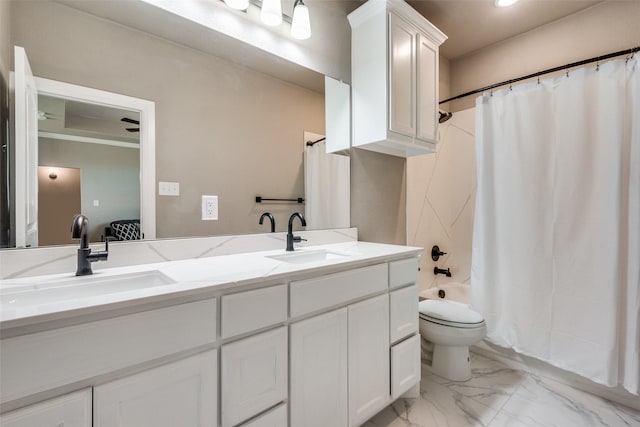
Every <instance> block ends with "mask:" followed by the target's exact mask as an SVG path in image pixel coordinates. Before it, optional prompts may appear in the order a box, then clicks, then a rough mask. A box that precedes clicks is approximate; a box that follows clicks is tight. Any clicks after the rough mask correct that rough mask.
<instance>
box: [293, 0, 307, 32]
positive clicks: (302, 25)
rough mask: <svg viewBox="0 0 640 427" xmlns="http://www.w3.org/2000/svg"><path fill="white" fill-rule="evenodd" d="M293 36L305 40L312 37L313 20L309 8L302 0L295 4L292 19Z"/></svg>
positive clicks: (297, 0)
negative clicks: (310, 18)
mask: <svg viewBox="0 0 640 427" xmlns="http://www.w3.org/2000/svg"><path fill="white" fill-rule="evenodd" d="M291 36H292V37H293V38H294V39H298V40H305V39H308V38H309V37H311V22H310V20H309V8H308V7H307V6H305V4H304V3H303V2H302V0H296V2H295V4H294V6H293V20H292V21H291Z"/></svg>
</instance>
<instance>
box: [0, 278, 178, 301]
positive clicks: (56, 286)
mask: <svg viewBox="0 0 640 427" xmlns="http://www.w3.org/2000/svg"><path fill="white" fill-rule="evenodd" d="M175 283H176V282H175V281H174V280H173V279H171V278H170V277H168V276H166V275H164V274H162V273H161V272H160V271H158V270H151V271H144V272H135V273H127V274H119V275H102V274H100V273H96V274H93V275H91V276H71V277H63V278H56V279H50V280H46V279H45V280H42V281H40V282H35V283H30V284H27V285H24V286H22V285H16V286H12V287H8V288H6V289H3V290H1V291H0V307H1V308H3V309H5V308H11V307H15V306H18V305H23V304H26V305H28V304H38V303H59V302H62V301H69V300H74V299H78V298H86V297H93V296H99V295H109V294H114V293H119V292H127V291H133V290H139V289H145V288H152V287H156V286H165V285H171V284H175Z"/></svg>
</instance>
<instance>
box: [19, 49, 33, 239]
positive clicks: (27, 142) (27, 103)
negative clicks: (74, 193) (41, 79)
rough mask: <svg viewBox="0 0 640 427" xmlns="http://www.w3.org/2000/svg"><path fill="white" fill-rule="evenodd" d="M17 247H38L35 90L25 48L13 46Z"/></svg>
mask: <svg viewBox="0 0 640 427" xmlns="http://www.w3.org/2000/svg"><path fill="white" fill-rule="evenodd" d="M14 55H15V76H14V97H15V99H14V101H15V126H16V127H15V162H16V179H15V185H16V188H15V199H16V201H15V203H16V221H15V223H16V225H15V227H16V228H15V236H16V247H17V248H28V247H36V246H38V89H37V88H36V81H35V79H34V77H33V73H32V72H31V66H30V65H29V59H28V58H27V53H26V52H25V50H24V48H21V47H20V46H16V47H15V49H14Z"/></svg>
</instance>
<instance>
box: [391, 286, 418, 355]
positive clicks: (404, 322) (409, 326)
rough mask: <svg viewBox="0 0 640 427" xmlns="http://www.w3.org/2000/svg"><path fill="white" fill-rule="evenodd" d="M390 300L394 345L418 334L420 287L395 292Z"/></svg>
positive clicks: (392, 340) (410, 287) (409, 287)
mask: <svg viewBox="0 0 640 427" xmlns="http://www.w3.org/2000/svg"><path fill="white" fill-rule="evenodd" d="M389 298H390V301H389V311H390V313H391V342H392V343H393V342H396V341H398V340H401V339H402V338H404V337H407V336H409V335H411V334H414V333H416V332H418V318H419V315H418V285H412V286H408V287H406V288H402V289H398V290H397V291H393V292H391V293H390V294H389Z"/></svg>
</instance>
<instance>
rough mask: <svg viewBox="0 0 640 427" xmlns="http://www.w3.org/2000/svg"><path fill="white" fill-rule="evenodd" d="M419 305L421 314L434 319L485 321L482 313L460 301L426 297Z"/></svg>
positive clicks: (472, 322)
mask: <svg viewBox="0 0 640 427" xmlns="http://www.w3.org/2000/svg"><path fill="white" fill-rule="evenodd" d="M418 307H419V310H420V314H422V315H425V316H428V317H431V318H433V319H439V320H444V321H447V322H455V323H464V324H474V323H482V322H484V319H483V318H482V315H481V314H480V313H478V312H476V311H473V310H471V309H470V308H469V307H467V306H466V305H465V304H460V303H458V302H453V301H442V300H435V299H426V300H424V301H420V304H419V306H418Z"/></svg>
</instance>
